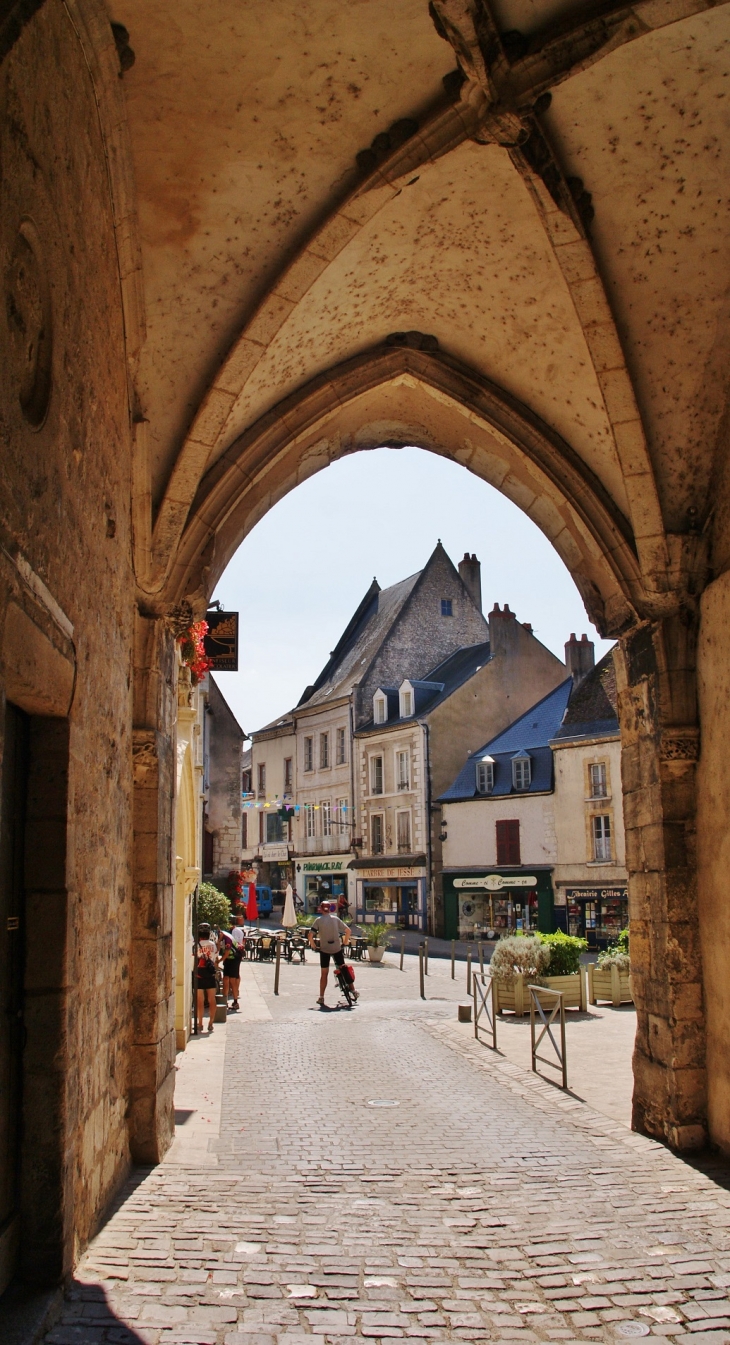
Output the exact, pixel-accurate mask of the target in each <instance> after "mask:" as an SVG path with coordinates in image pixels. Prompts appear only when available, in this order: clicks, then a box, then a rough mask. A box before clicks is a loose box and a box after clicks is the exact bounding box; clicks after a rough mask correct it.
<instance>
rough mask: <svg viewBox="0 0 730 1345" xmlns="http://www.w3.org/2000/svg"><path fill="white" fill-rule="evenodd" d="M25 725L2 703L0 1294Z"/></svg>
mask: <svg viewBox="0 0 730 1345" xmlns="http://www.w3.org/2000/svg"><path fill="white" fill-rule="evenodd" d="M28 739H29V721H28V718H27V716H26V715H24V714H23V712H22V710H18V709H16V707H15V706H14V705H7V706H6V711H5V742H4V748H3V762H2V788H1V793H0V1293H2V1292H3V1290H4V1289H5V1287H6V1286H7V1284H8V1282H9V1280H10V1279H11V1278H12V1275H13V1272H14V1270H15V1261H16V1254H17V1247H18V1222H19V1218H18V1215H19V1180H18V1178H19V1171H20V1139H21V1136H20V1124H21V1098H22V1054H23V1037H24V1026H23V982H24V964H25V892H24V881H23V850H24V836H25V807H26V796H27V782H28Z"/></svg>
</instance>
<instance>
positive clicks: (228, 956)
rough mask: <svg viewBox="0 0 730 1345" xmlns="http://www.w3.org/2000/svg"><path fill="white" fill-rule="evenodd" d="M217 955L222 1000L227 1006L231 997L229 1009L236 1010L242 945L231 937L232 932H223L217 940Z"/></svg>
mask: <svg viewBox="0 0 730 1345" xmlns="http://www.w3.org/2000/svg"><path fill="white" fill-rule="evenodd" d="M218 953H219V955H220V957H221V958H222V960H223V998H224V1000H225V1001H226V1006H227V1005H228V996H229V995H231V996H232V997H233V999H232V1003H231V1009H232V1010H237V1009H238V992H239V989H240V985H241V981H240V976H241V959H242V957H243V945H242V944H241V943H239V942H238V940H237V939H235V938H234V937H233V932H231V933H230V934H228V933H227V932H226V931H225V930H223V931H222V932H221V936H220V938H219V940H218Z"/></svg>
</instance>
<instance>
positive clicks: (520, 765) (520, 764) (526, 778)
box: [512, 752, 532, 791]
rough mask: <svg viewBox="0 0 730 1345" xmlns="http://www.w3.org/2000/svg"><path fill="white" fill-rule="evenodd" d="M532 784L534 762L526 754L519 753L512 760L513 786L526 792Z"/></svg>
mask: <svg viewBox="0 0 730 1345" xmlns="http://www.w3.org/2000/svg"><path fill="white" fill-rule="evenodd" d="M531 783H532V762H531V760H530V758H529V757H528V755H527V753H526V752H519V753H518V754H517V756H514V757H513V758H512V786H513V788H514V789H518V790H523V791H524V790H525V789H529V788H530V784H531Z"/></svg>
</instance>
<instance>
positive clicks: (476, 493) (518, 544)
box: [214, 448, 613, 733]
mask: <svg viewBox="0 0 730 1345" xmlns="http://www.w3.org/2000/svg"><path fill="white" fill-rule="evenodd" d="M439 538H440V539H441V541H442V543H443V545H444V547H445V548H446V551H447V552H448V554H449V556H450V557H451V559H452V561H453V562H454V564H455V565H458V563H459V561H460V560H461V558H462V556H463V555H464V552H465V551H469V552H470V553H471V552H475V553H476V555H477V556H478V558H479V560H480V561H481V563H482V600H483V606H484V612H485V614H486V613H488V612H489V610H490V608H492V607H493V606H494V604H495V602H498V603H499V604H500V606H504V604H505V603H506V602H507V603H509V605H510V607H511V609H512V611H513V612H515V613H516V614H517V617H518V619H519V620H520V621H531V622H532V627H533V631H534V633H535V635H536V636H537V638H538V639H539V640H541V641H542V642H543V644H545V645H547V647H548V649H551V650H552V651H553V653H555V654H557V655H558V657H559V658H560V659H563V658H564V656H565V654H564V649H563V646H564V644H565V641H566V640H567V639H568V637H569V636H570V634H571V631H575V633H576V634H577V635H578V636H579V637H580V635H581V634H582V633H583V632H585V633H586V634H587V635H588V638H589V639H592V640H593V641H594V643H595V646H596V661H598V659H599V658H600V657H601V656H602V655H603V654H604V653H605V652H606V651H607V650H608V649H610V648H611V646H612V643H613V642H612V641H610V640H600V639H599V638H598V635H597V633H596V631H595V629H594V627H593V626H592V625H591V624H590V622H589V620H588V617H587V615H586V611H585V608H584V606H583V603H582V602H581V599H580V596H579V594H578V590H577V589H576V587H575V584H574V583H573V580H572V579H571V577H570V574H569V572H568V570H567V569H566V568H565V566H564V565H563V562H562V561H561V560H560V557H559V556H558V554H557V552H556V551H554V550H553V548H552V546H551V545H550V543H549V542H548V540H547V538H546V537H544V536H543V534H542V533H541V532H540V530H539V529H538V528H537V527H536V526H535V524H534V523H532V522H531V521H530V519H528V518H527V516H526V515H525V514H523V513H522V511H521V510H520V509H518V508H517V506H516V505H514V504H512V503H511V501H509V500H507V499H506V498H505V497H504V496H503V495H501V494H500V493H499V491H497V490H495V489H494V487H492V486H489V485H487V484H486V482H485V481H482V480H480V478H479V477H476V476H473V475H472V474H471V472H468V471H467V470H466V468H464V467H461V466H460V465H459V464H458V463H455V462H452V461H451V460H450V459H448V458H441V457H438V456H437V455H436V454H433V453H428V452H426V451H424V450H423V449H420V448H402V449H390V448H379V449H375V450H373V451H369V452H361V453H354V454H352V455H351V456H349V457H346V458H341V459H340V460H339V461H338V462H336V463H333V465H332V466H331V467H327V468H325V470H324V471H321V472H318V473H317V475H316V476H313V477H310V478H309V480H308V481H305V482H304V483H303V484H302V485H301V486H298V487H297V488H296V490H294V491H292V492H291V494H289V495H287V496H286V497H285V498H284V499H283V500H280V501H279V503H278V504H277V505H275V506H274V508H273V509H271V510H270V512H269V513H268V514H267V515H266V516H265V518H263V519H262V520H261V522H260V523H258V524H257V525H256V527H255V528H254V529H253V531H252V532H251V533H249V535H248V537H246V538H245V540H244V541H243V542H242V543H241V546H240V547H239V549H238V551H237V552H236V554H235V556H234V557H233V559H232V560H231V562H230V564H229V566H228V568H227V570H226V571H225V573H224V574H223V576H222V578H221V580H220V583H219V584H218V587H217V589H216V591H215V594H214V598H218V599H220V601H221V603H222V605H223V607H224V608H225V609H226V610H227V611H234V612H236V611H237V612H240V622H239V656H238V664H239V671H238V672H237V673H216V675H215V677H216V681H217V683H218V685H219V687H220V689H221V691H222V692H223V695H224V696H225V698H226V700H227V701H228V703H229V705H230V706H231V709H232V710H233V712H234V714H235V715H236V718H237V719H238V722H239V723H240V724H241V726H242V728H243V729H244V731H245V732H246V733H251V732H252V731H253V730H254V729H259V728H262V727H263V726H264V724H267V723H270V721H271V720H273V719H276V718H277V717H278V716H279V715H282V714H284V712H285V711H287V710H290V709H292V707H293V706H295V705H296V703H297V701H298V700H299V698H300V696H301V695H302V692H303V691H304V688H305V687H306V686H307V685H308V684H309V683H311V682H314V680H315V678H316V677H317V675H318V674H319V672H320V671H321V669H322V668H323V667H324V665H325V663H326V662H327V659H328V658H329V653H330V650H332V649H334V647H335V644H336V643H337V641H338V639H339V637H340V635H341V634H342V631H343V630H344V628H345V626H346V625H347V623H348V621H349V620H350V617H351V616H352V614H353V612H354V611H355V609H356V607H357V606H358V604H359V603H360V601H361V599H362V598H363V596H364V594H365V593H366V591H367V589H368V588H369V587H370V584H371V582H372V579H373V576H375V577H376V578H377V580H378V583H379V584H380V586H381V588H387V587H388V585H390V584H394V583H396V582H397V581H398V580H399V579H405V578H406V577H407V576H408V575H411V574H414V573H415V572H416V571H417V570H421V569H423V566H424V565H425V564H426V561H427V560H428V558H429V556H430V555H431V552H432V551H433V549H434V547H435V546H436V543H437V541H438V540H439Z"/></svg>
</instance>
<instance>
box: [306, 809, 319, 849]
mask: <svg viewBox="0 0 730 1345" xmlns="http://www.w3.org/2000/svg"><path fill="white" fill-rule="evenodd" d="M304 835H305V836H306V838H307V840H308V841H309V840H311V839H312V837H313V836H316V835H317V815H316V813H315V811H314V804H313V803H305V805H304Z"/></svg>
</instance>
